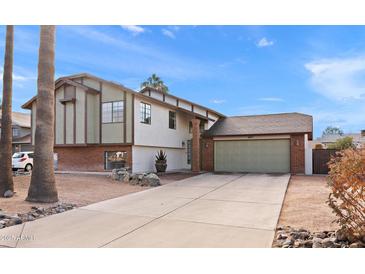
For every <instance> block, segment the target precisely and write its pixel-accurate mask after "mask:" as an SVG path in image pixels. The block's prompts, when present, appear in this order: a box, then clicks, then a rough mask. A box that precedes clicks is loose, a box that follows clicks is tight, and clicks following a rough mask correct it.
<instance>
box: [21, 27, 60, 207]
mask: <svg viewBox="0 0 365 274" xmlns="http://www.w3.org/2000/svg"><path fill="white" fill-rule="evenodd" d="M55 30H56V27H55V26H41V35H40V46H39V56H38V94H37V100H36V106H37V112H36V123H35V124H36V131H35V139H34V141H35V142H34V168H33V172H32V178H31V181H30V186H29V190H28V197H27V199H26V200H27V201H31V202H42V203H53V202H57V201H58V194H57V188H56V180H55V176H54V166H53V145H54V90H55V83H54V72H55V66H54V60H55V50H54V49H55Z"/></svg>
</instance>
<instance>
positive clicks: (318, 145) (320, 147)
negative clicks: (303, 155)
mask: <svg viewBox="0 0 365 274" xmlns="http://www.w3.org/2000/svg"><path fill="white" fill-rule="evenodd" d="M314 149H323V145H322V144H316V145H315V147H314Z"/></svg>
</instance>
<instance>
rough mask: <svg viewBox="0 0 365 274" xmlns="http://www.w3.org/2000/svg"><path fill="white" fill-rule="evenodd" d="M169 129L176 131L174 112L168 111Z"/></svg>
mask: <svg viewBox="0 0 365 274" xmlns="http://www.w3.org/2000/svg"><path fill="white" fill-rule="evenodd" d="M169 128H171V129H176V112H174V111H169Z"/></svg>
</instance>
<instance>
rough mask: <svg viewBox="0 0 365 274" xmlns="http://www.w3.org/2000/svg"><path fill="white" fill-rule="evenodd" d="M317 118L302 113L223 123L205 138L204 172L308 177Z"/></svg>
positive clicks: (215, 125)
mask: <svg viewBox="0 0 365 274" xmlns="http://www.w3.org/2000/svg"><path fill="white" fill-rule="evenodd" d="M312 132H313V118H312V116H310V115H306V114H301V113H280V114H269V115H252V116H234V117H226V118H222V119H219V120H218V121H217V122H216V123H215V124H214V125H213V126H212V127H211V128H210V129H209V130H207V131H206V132H205V133H204V136H203V148H202V161H201V163H202V168H203V170H208V171H215V172H253V173H289V172H290V173H293V174H298V173H305V162H306V159H305V142H307V141H308V140H310V139H311V138H312Z"/></svg>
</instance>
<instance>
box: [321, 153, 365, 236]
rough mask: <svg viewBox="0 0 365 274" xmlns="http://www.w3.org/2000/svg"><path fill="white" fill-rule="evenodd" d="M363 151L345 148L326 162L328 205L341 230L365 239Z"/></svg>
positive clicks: (364, 171)
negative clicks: (329, 190)
mask: <svg viewBox="0 0 365 274" xmlns="http://www.w3.org/2000/svg"><path fill="white" fill-rule="evenodd" d="M364 156H365V151H362V152H361V151H360V150H356V149H353V148H348V149H346V150H343V151H340V152H337V153H336V156H335V157H332V158H331V160H330V162H329V164H328V165H329V169H330V171H329V176H328V183H329V186H330V188H331V193H330V195H329V198H328V205H329V206H330V207H331V208H332V210H333V212H334V213H335V214H336V216H337V218H336V220H335V222H337V223H338V224H339V225H340V227H341V229H342V230H343V231H344V232H345V233H346V234H347V235H348V237H349V238H350V237H351V238H355V239H359V240H364V239H365V238H364V237H365V157H364Z"/></svg>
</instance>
